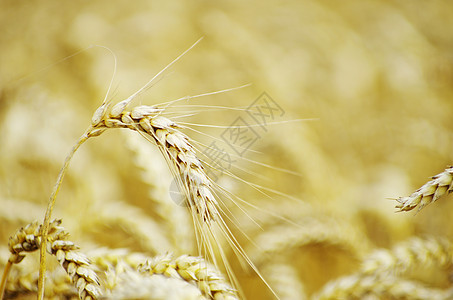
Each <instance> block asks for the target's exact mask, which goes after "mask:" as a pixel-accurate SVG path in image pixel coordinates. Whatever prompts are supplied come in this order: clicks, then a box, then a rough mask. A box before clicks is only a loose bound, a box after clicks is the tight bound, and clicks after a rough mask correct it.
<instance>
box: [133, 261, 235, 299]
mask: <svg viewBox="0 0 453 300" xmlns="http://www.w3.org/2000/svg"><path fill="white" fill-rule="evenodd" d="M138 269H139V271H140V272H143V273H147V274H151V275H152V274H163V275H165V276H167V277H172V278H182V279H184V280H186V281H188V282H195V283H196V285H197V286H198V288H199V289H200V290H201V291H202V293H203V295H205V296H206V297H208V298H210V299H231V300H233V299H237V296H236V291H235V290H234V289H232V288H231V286H230V285H229V284H228V283H227V281H226V280H225V278H224V277H223V276H222V274H221V273H220V272H219V271H218V270H217V269H215V268H214V267H213V266H212V265H211V264H209V263H208V262H207V261H205V260H204V259H202V258H200V257H193V256H188V255H182V256H180V257H177V258H173V257H172V255H170V254H167V255H163V256H157V257H154V258H152V259H151V260H148V261H146V263H144V264H142V265H140V266H139V267H138Z"/></svg>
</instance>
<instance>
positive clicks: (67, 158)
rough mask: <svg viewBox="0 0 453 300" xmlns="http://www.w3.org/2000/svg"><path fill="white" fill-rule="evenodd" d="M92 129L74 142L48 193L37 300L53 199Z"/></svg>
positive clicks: (41, 292)
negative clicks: (50, 192)
mask: <svg viewBox="0 0 453 300" xmlns="http://www.w3.org/2000/svg"><path fill="white" fill-rule="evenodd" d="M92 130H93V128H92V127H90V128H89V129H88V130H87V131H86V132H85V133H84V134H83V135H82V136H81V137H80V139H79V141H78V142H77V144H75V145H74V146H73V147H72V149H71V152H69V154H68V156H66V158H65V161H64V164H63V167H62V168H61V170H60V173H59V174H58V178H57V182H56V183H55V186H54V187H53V191H52V194H51V195H50V199H49V203H48V205H47V210H46V215H45V217H44V221H43V224H42V227H41V247H40V249H39V254H40V263H39V277H38V300H43V299H44V282H45V278H46V244H47V233H48V231H49V224H50V218H51V216H52V210H53V207H54V205H55V200H56V199H57V194H58V191H59V190H60V187H61V183H62V182H63V177H64V175H65V173H66V170H67V169H68V166H69V162H70V161H71V159H72V157H73V156H74V153H75V152H76V151H77V149H79V147H80V146H82V144H83V143H84V142H85V141H86V140H87V139H88V138H89V137H90V132H91V131H92Z"/></svg>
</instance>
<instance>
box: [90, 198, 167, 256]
mask: <svg viewBox="0 0 453 300" xmlns="http://www.w3.org/2000/svg"><path fill="white" fill-rule="evenodd" d="M94 212H95V213H94V215H93V217H92V220H91V221H90V223H89V224H88V225H87V226H86V227H84V230H85V231H87V232H93V230H98V229H101V230H105V229H106V228H108V227H109V226H113V227H114V228H116V229H118V228H121V230H124V231H125V232H127V234H128V235H129V237H130V238H131V239H133V240H134V241H135V243H137V244H138V245H140V246H141V248H143V249H144V251H147V252H151V253H162V252H164V251H167V250H168V249H170V242H169V238H168V237H167V236H166V234H165V232H164V230H163V229H164V228H163V226H162V225H160V224H159V223H157V222H155V221H154V220H153V219H151V218H149V217H148V216H147V215H145V214H144V213H143V212H142V211H141V210H139V209H138V208H137V207H134V206H132V205H130V204H127V203H125V202H121V201H110V202H109V203H108V205H107V204H105V203H104V204H102V203H101V206H100V207H98V209H95V210H94Z"/></svg>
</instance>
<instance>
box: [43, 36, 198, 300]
mask: <svg viewBox="0 0 453 300" xmlns="http://www.w3.org/2000/svg"><path fill="white" fill-rule="evenodd" d="M200 40H201V39H199V40H198V41H196V42H195V43H194V44H193V45H192V46H190V47H189V48H188V49H187V50H186V51H184V52H183V53H182V54H181V55H179V56H178V57H177V58H176V59H174V60H173V61H172V62H171V63H170V64H168V65H167V66H166V67H165V68H163V69H162V70H161V71H160V72H159V73H157V74H156V75H155V76H154V77H153V78H151V80H150V81H148V83H146V84H145V85H144V86H143V87H142V88H141V89H139V90H138V91H137V92H135V93H134V94H133V95H131V96H130V97H129V98H128V99H126V100H124V101H122V103H125V105H124V107H126V105H127V104H128V103H129V102H130V101H132V100H133V99H134V98H135V97H137V96H138V95H139V94H140V93H142V92H143V91H144V90H146V89H147V88H149V87H150V86H151V85H152V84H153V83H154V82H155V80H156V78H158V77H159V76H160V75H161V74H162V73H163V72H164V71H166V70H167V69H168V68H169V67H170V66H171V65H173V64H174V63H175V62H176V61H178V60H179V59H180V58H181V57H182V56H184V55H185V54H186V53H187V52H188V51H189V50H191V49H192V48H193V47H195V45H196V44H198V42H199V41H200ZM114 70H115V71H114V72H113V75H112V80H111V81H110V85H109V88H108V90H107V93H106V95H105V97H104V101H103V103H102V105H101V106H100V107H99V108H98V109H97V110H96V111H95V113H94V114H93V117H92V118H91V125H90V126H89V127H88V129H87V130H86V132H85V133H84V134H83V135H82V136H81V137H80V139H79V141H78V142H77V143H76V144H75V145H74V146H73V148H72V149H71V151H70V152H69V154H68V155H67V156H66V158H65V161H64V163H63V167H62V168H61V170H60V173H59V174H58V178H57V182H56V183H55V185H54V188H53V190H52V193H51V195H50V199H49V202H48V206H47V209H46V213H45V216H44V221H43V225H42V227H41V233H40V234H41V236H42V240H43V243H41V246H40V267H39V278H38V300H43V299H44V282H45V271H46V243H47V234H48V231H49V224H50V219H51V217H52V211H53V207H54V206H55V201H56V198H57V195H58V192H59V190H60V187H61V183H62V182H63V178H64V176H65V174H66V171H67V169H68V167H69V163H70V161H71V159H72V157H73V156H74V154H75V152H76V151H77V150H78V149H79V148H80V146H81V145H82V144H83V143H84V142H86V141H87V140H88V139H89V138H90V137H94V136H98V135H100V134H101V133H102V132H104V130H105V128H98V127H99V126H98V125H99V124H100V123H101V121H102V120H103V119H104V117H105V114H106V112H107V109H108V108H109V103H108V101H107V97H108V95H109V92H110V90H111V88H112V85H113V78H114V76H115V72H116V58H115V68H114Z"/></svg>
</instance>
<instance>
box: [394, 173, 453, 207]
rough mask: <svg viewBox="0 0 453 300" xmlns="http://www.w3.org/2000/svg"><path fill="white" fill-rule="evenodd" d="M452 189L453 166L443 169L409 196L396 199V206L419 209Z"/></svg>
mask: <svg viewBox="0 0 453 300" xmlns="http://www.w3.org/2000/svg"><path fill="white" fill-rule="evenodd" d="M451 191H453V167H449V168H447V169H445V171H443V172H442V173H440V174H437V175H435V176H433V177H432V180H430V181H428V182H427V183H425V184H424V185H423V186H422V187H421V188H419V189H418V190H416V191H415V192H414V193H412V195H410V196H409V197H400V198H398V199H396V201H397V202H398V204H397V205H396V208H397V209H398V210H399V211H409V210H413V209H414V208H416V207H418V210H419V211H420V210H421V209H422V208H423V207H425V206H426V205H428V204H430V203H432V202H434V201H436V200H438V199H439V198H441V197H442V196H444V195H447V194H449V193H451Z"/></svg>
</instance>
